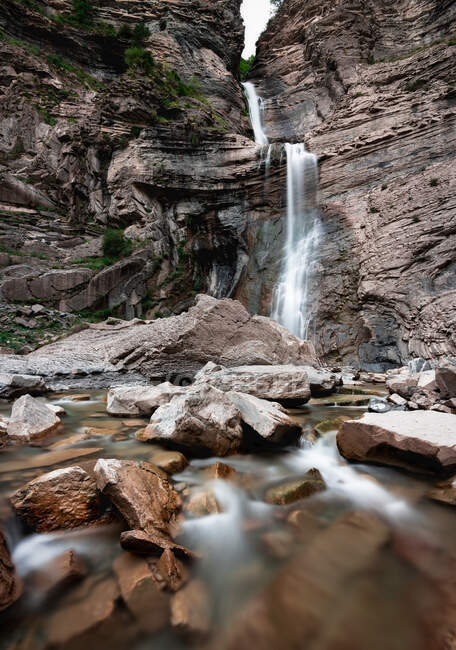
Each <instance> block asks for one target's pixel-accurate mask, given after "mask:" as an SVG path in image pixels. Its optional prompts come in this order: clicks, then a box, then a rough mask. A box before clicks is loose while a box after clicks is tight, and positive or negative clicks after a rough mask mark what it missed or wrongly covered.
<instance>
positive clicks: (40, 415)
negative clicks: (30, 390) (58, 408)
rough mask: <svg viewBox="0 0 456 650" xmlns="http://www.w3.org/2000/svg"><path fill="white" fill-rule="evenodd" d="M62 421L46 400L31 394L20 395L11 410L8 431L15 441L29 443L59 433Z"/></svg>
mask: <svg viewBox="0 0 456 650" xmlns="http://www.w3.org/2000/svg"><path fill="white" fill-rule="evenodd" d="M61 429H62V423H61V421H60V418H58V417H57V416H56V415H55V413H53V412H52V411H51V409H49V408H48V407H47V406H46V404H44V402H40V401H39V400H37V399H35V398H34V397H32V396H31V395H23V396H22V397H19V399H17V400H16V401H15V402H14V404H13V409H12V411H11V417H10V419H9V422H8V428H7V433H8V437H9V439H10V440H12V441H14V442H21V443H28V442H32V441H34V440H39V439H40V438H44V437H46V436H50V435H53V434H55V433H58V432H59V431H60V430H61Z"/></svg>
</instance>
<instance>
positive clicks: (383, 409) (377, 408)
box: [367, 397, 393, 413]
mask: <svg viewBox="0 0 456 650" xmlns="http://www.w3.org/2000/svg"><path fill="white" fill-rule="evenodd" d="M367 408H368V411H369V412H370V413H388V411H391V409H392V408H393V406H392V405H391V404H388V402H387V401H386V399H381V398H379V397H373V398H372V399H371V400H370V401H369V405H368V407H367Z"/></svg>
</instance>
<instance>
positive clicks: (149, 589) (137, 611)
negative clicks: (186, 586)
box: [113, 553, 170, 634]
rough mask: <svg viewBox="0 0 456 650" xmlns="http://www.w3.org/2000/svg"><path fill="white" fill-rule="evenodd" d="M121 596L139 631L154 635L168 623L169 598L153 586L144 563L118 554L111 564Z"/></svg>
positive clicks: (127, 554) (136, 557) (128, 554)
mask: <svg viewBox="0 0 456 650" xmlns="http://www.w3.org/2000/svg"><path fill="white" fill-rule="evenodd" d="M113 568H114V572H115V574H116V576H117V580H118V583H119V588H120V593H121V596H122V598H123V600H124V602H125V604H126V606H127V607H128V609H129V610H130V612H131V614H132V615H133V616H134V618H135V620H136V622H137V624H138V625H139V627H140V629H141V630H142V631H144V632H148V633H149V634H156V633H157V632H159V631H160V630H162V629H163V628H164V627H165V626H166V625H167V624H168V622H169V618H170V611H169V597H168V596H167V595H166V594H165V593H164V592H163V591H162V590H161V589H160V587H159V585H158V584H157V582H156V580H155V578H154V576H153V574H152V572H151V570H150V567H149V564H148V562H147V560H145V559H144V558H141V557H138V556H136V555H132V554H131V553H122V555H119V557H117V558H116V559H115V561H114V565H113Z"/></svg>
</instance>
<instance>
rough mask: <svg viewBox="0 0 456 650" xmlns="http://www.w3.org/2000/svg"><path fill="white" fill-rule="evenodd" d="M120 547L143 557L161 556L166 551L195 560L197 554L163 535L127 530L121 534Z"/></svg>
mask: <svg viewBox="0 0 456 650" xmlns="http://www.w3.org/2000/svg"><path fill="white" fill-rule="evenodd" d="M120 545H121V546H122V548H123V549H125V550H126V551H131V552H132V553H140V554H143V555H161V554H162V553H163V551H164V550H171V551H173V552H174V553H176V555H178V556H179V557H182V558H185V559H187V560H193V559H194V558H195V557H196V554H195V553H193V552H192V551H190V550H189V549H188V548H185V546H181V545H180V544H175V543H174V542H173V541H172V539H168V538H166V537H164V536H163V535H162V534H161V533H153V532H147V533H146V532H144V531H143V530H126V531H124V532H123V533H121V534H120Z"/></svg>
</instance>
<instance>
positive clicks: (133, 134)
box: [130, 126, 141, 138]
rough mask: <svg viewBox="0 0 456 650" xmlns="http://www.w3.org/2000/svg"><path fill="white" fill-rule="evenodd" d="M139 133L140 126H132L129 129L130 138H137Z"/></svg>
mask: <svg viewBox="0 0 456 650" xmlns="http://www.w3.org/2000/svg"><path fill="white" fill-rule="evenodd" d="M140 133H141V127H140V126H132V127H131V129H130V135H131V137H132V138H139V134H140Z"/></svg>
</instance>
